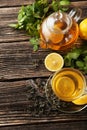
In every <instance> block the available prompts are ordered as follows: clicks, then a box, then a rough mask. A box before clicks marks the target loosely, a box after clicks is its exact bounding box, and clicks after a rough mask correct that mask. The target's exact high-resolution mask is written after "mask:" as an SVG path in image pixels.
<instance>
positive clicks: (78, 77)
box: [51, 68, 86, 101]
mask: <svg viewBox="0 0 87 130" xmlns="http://www.w3.org/2000/svg"><path fill="white" fill-rule="evenodd" d="M51 86H52V90H53V92H54V93H55V95H56V96H57V97H58V98H59V99H61V100H63V101H73V100H75V99H77V98H79V97H80V96H82V95H83V94H84V92H85V88H86V79H85V77H84V75H83V74H82V73H81V72H80V71H79V70H77V69H73V68H63V69H61V70H60V71H57V72H56V73H55V74H54V75H53V77H52V79H51Z"/></svg>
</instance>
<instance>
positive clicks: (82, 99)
mask: <svg viewBox="0 0 87 130" xmlns="http://www.w3.org/2000/svg"><path fill="white" fill-rule="evenodd" d="M72 102H73V103H74V104H76V105H84V104H87V94H86V95H83V96H81V97H80V98H77V99H76V100H74V101H72Z"/></svg>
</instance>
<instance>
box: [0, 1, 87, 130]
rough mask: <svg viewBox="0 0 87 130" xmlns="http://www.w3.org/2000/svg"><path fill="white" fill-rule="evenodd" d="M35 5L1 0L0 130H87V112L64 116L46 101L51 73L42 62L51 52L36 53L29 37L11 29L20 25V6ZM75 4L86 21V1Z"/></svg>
mask: <svg viewBox="0 0 87 130" xmlns="http://www.w3.org/2000/svg"><path fill="white" fill-rule="evenodd" d="M32 2H33V0H0V130H31V129H32V130H41V129H43V130H44V129H46V130H48V129H49V130H57V129H58V130H67V129H68V130H70V129H71V130H86V129H87V109H85V110H83V111H81V112H79V113H74V114H65V113H62V112H59V111H56V110H55V109H53V108H52V107H51V105H50V104H49V103H48V101H47V99H46V96H45V92H44V85H45V83H46V81H47V78H48V77H49V75H50V74H51V72H49V71H47V70H46V69H45V67H44V64H43V60H44V58H45V56H46V55H47V54H48V53H49V51H48V50H42V49H39V50H38V51H37V52H34V51H33V49H32V46H31V45H30V44H29V37H28V36H27V35H26V33H25V32H24V31H18V30H15V29H13V28H11V27H9V26H8V25H9V24H10V23H16V22H17V15H18V11H19V9H20V7H21V5H28V4H31V3H32ZM72 4H73V5H75V6H77V7H80V8H82V10H83V14H82V19H83V18H85V17H87V1H86V0H85V1H77V2H76V1H75V0H72ZM79 41H80V40H79ZM79 41H77V42H79Z"/></svg>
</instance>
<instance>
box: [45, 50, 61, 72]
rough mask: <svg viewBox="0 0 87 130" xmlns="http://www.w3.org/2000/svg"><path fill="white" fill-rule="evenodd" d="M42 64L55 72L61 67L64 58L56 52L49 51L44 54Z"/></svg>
mask: <svg viewBox="0 0 87 130" xmlns="http://www.w3.org/2000/svg"><path fill="white" fill-rule="evenodd" d="M44 64H45V67H46V68H47V69H48V70H49V71H52V72H55V71H58V70H60V69H61V68H62V67H63V65H64V59H63V57H62V56H61V55H60V54H58V53H50V54H48V55H47V56H46V58H45V60H44Z"/></svg>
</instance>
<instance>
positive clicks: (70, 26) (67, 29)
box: [40, 8, 82, 51]
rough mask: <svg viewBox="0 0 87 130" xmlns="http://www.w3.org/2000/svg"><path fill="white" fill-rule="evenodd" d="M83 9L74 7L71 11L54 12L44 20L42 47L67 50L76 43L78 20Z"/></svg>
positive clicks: (41, 34)
mask: <svg viewBox="0 0 87 130" xmlns="http://www.w3.org/2000/svg"><path fill="white" fill-rule="evenodd" d="M81 13H82V11H81V9H79V8H73V9H72V10H71V11H70V12H69V13H65V12H61V11H58V12H54V13H52V14H51V15H49V16H48V17H47V18H46V19H44V21H43V22H42V25H41V29H40V47H41V48H44V49H47V48H49V49H52V50H60V51H63V50H66V49H68V48H71V47H72V46H73V45H74V42H75V41H76V40H77V38H78V35H79V28H78V24H77V22H78V20H79V19H80V17H81Z"/></svg>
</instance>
